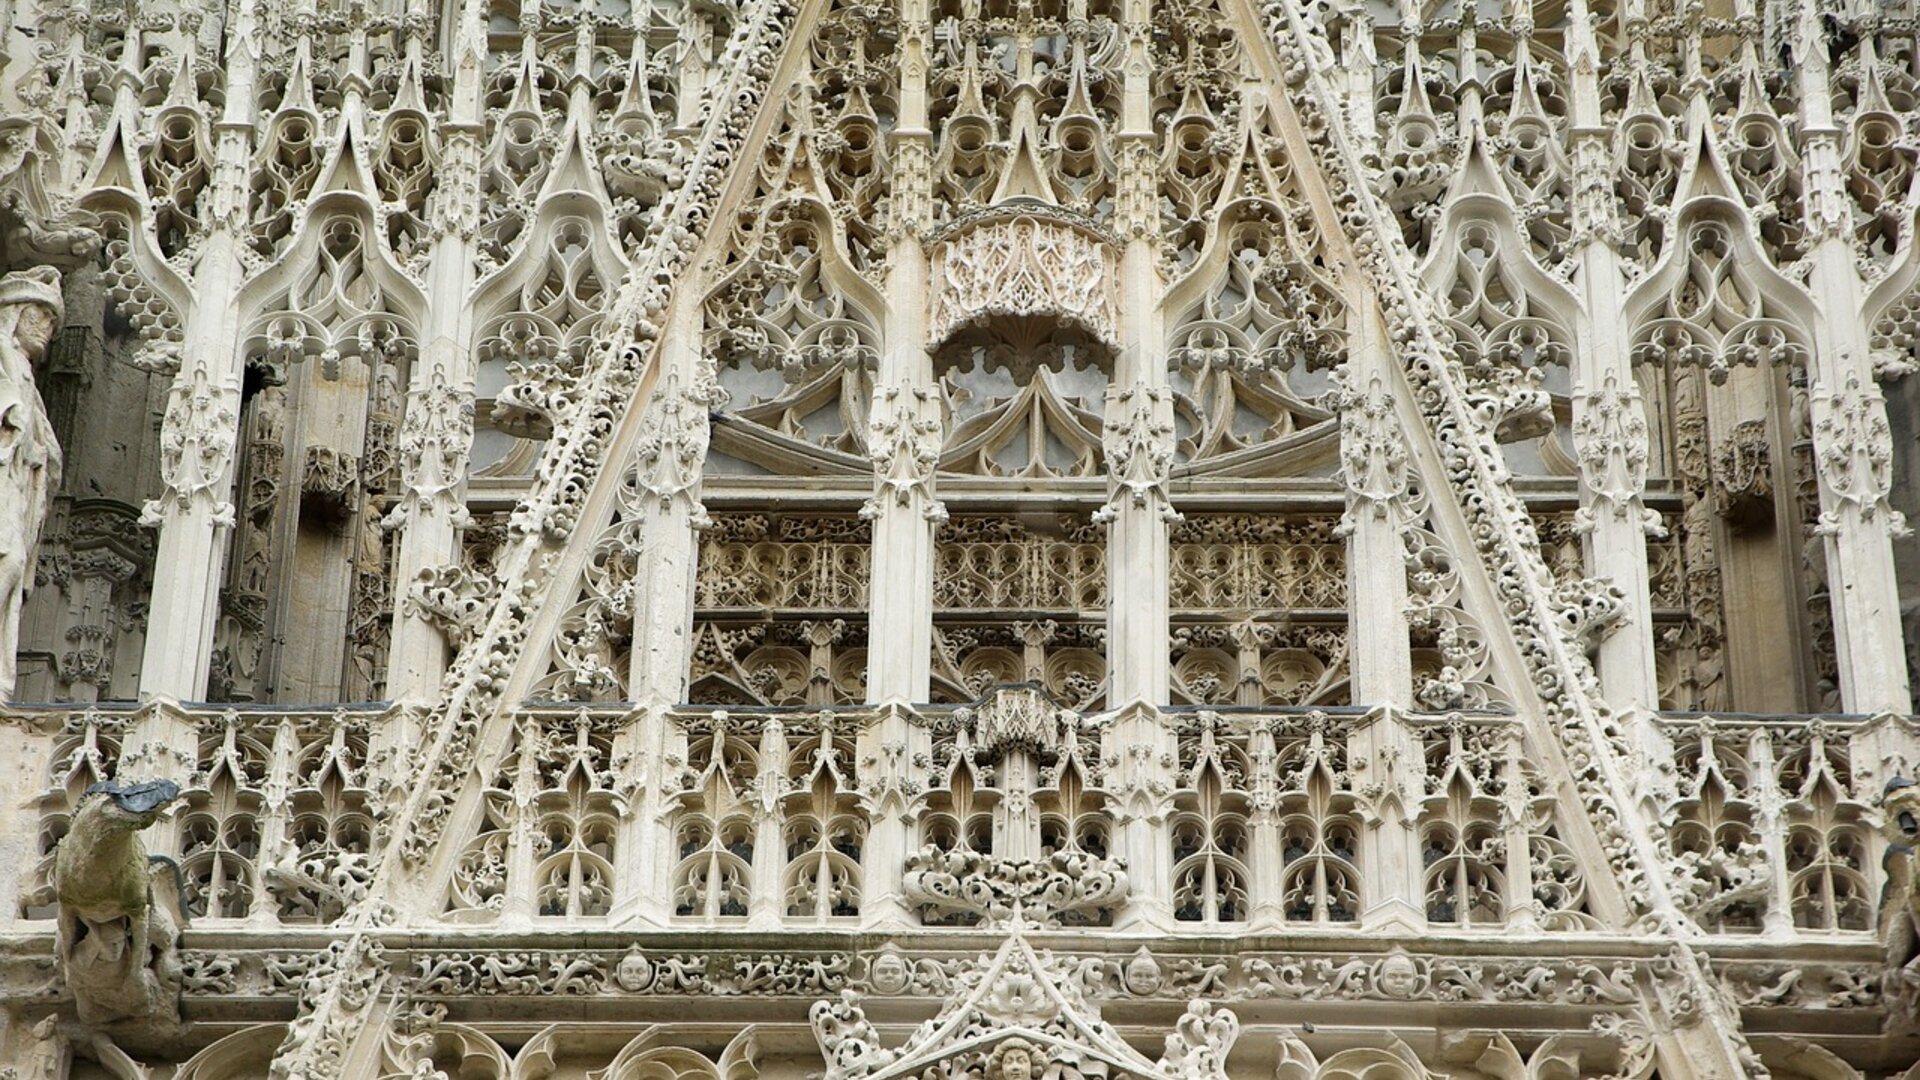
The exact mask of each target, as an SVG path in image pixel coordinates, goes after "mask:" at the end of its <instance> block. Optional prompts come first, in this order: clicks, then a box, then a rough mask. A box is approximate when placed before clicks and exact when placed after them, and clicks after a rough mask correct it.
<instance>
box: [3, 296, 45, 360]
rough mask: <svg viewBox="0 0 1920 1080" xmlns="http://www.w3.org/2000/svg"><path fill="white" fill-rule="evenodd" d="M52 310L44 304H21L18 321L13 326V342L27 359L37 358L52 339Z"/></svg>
mask: <svg viewBox="0 0 1920 1080" xmlns="http://www.w3.org/2000/svg"><path fill="white" fill-rule="evenodd" d="M53 324H54V313H53V309H52V308H50V307H47V306H45V305H44V304H22V305H21V307H20V321H19V322H16V323H14V324H13V340H14V341H15V342H16V343H17V344H18V345H19V346H20V348H21V350H22V351H24V352H25V353H26V354H27V356H28V357H30V358H31V357H38V356H39V355H40V353H41V351H42V350H43V349H45V348H46V347H47V342H48V341H50V340H52V339H53Z"/></svg>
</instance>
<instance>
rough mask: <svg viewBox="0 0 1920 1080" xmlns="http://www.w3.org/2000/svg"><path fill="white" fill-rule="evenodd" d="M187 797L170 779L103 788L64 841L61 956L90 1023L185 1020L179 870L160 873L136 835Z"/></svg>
mask: <svg viewBox="0 0 1920 1080" xmlns="http://www.w3.org/2000/svg"><path fill="white" fill-rule="evenodd" d="M179 794H180V788H179V785H177V784H175V783H173V782H172V781H169V780H153V781H149V782H147V783H143V784H126V785H122V784H113V783H101V784H95V785H93V786H92V787H89V788H88V789H87V793H86V795H85V796H84V797H83V799H82V800H81V803H80V807H79V809H78V810H77V811H75V813H74V817H73V824H72V826H71V827H70V829H69V830H68V832H67V835H66V836H65V837H64V838H63V839H62V840H61V842H60V848H59V852H58V856H57V858H56V859H55V862H54V879H53V881H54V891H55V893H56V895H57V896H58V899H59V904H60V937H59V950H60V959H61V963H62V965H63V967H64V970H65V973H66V979H67V985H68V986H70V987H72V989H73V993H74V1000H75V1003H76V1005H77V1006H78V1008H79V1010H80V1018H81V1020H83V1021H85V1022H86V1023H89V1024H96V1025H105V1024H115V1023H129V1022H131V1023H135V1024H141V1025H148V1026H152V1025H160V1026H162V1027H164V1026H165V1025H169V1024H174V1023H178V1021H179V998H180V962H179V959H178V957H177V956H176V955H175V951H174V945H175V938H176V935H177V934H178V933H179V926H180V920H181V915H180V911H179V902H180V896H179V889H178V884H179V878H178V874H179V868H178V867H177V866H175V865H174V864H173V863H172V860H167V859H161V860H158V862H159V863H160V866H158V867H156V866H155V865H154V863H152V862H150V861H149V857H148V855H147V851H146V848H145V847H144V846H143V845H142V844H141V842H140V838H139V837H138V836H137V835H136V834H137V833H138V832H139V831H140V830H142V829H145V828H146V827H147V826H149V825H152V824H153V823H154V822H155V821H156V820H158V819H159V816H160V812H161V810H163V809H164V808H165V807H166V805H167V804H168V803H170V802H172V801H173V800H174V799H175V798H177V797H179Z"/></svg>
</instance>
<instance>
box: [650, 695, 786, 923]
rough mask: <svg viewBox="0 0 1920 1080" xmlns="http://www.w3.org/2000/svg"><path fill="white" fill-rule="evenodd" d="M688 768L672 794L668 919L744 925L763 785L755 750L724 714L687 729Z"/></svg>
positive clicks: (750, 897)
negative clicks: (738, 921) (672, 861)
mask: <svg viewBox="0 0 1920 1080" xmlns="http://www.w3.org/2000/svg"><path fill="white" fill-rule="evenodd" d="M686 728H687V734H688V746H687V765H686V768H685V769H684V770H683V772H682V773H681V775H680V777H679V778H678V783H677V785H676V787H675V789H674V792H675V793H674V800H675V801H674V804H673V805H674V807H675V812H674V815H673V849H674V853H675V856H676V862H675V865H674V868H673V879H672V888H673V913H674V914H675V915H677V916H681V917H684V918H691V919H699V920H705V921H709V922H712V921H718V920H731V919H743V918H745V917H746V916H747V915H748V913H749V908H750V906H751V905H752V903H753V898H754V881H755V873H756V865H757V864H756V862H755V851H756V848H757V846H758V845H759V842H760V841H759V834H760V831H761V822H762V821H763V820H764V818H765V814H764V813H763V812H762V811H761V809H760V798H761V793H762V791H763V789H764V785H765V784H766V783H767V781H768V780H769V779H772V778H770V777H768V776H767V774H765V773H764V772H762V771H761V770H762V768H763V765H764V763H763V762H762V761H761V755H760V750H759V747H757V746H756V745H755V744H754V743H753V742H751V741H750V738H749V736H750V734H751V733H750V732H749V731H745V730H739V731H737V730H735V729H734V728H733V727H732V726H730V725H729V724H728V723H727V722H725V714H715V715H714V716H713V717H711V718H704V719H700V720H697V721H692V722H689V723H687V724H686Z"/></svg>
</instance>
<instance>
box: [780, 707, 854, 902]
mask: <svg viewBox="0 0 1920 1080" xmlns="http://www.w3.org/2000/svg"><path fill="white" fill-rule="evenodd" d="M791 742H792V746H791V749H790V750H789V752H788V758H787V771H788V775H787V782H786V789H787V793H786V796H785V798H784V800H783V804H782V820H781V832H782V839H783V841H784V844H785V852H786V860H787V865H786V868H785V874H784V878H783V881H782V891H781V902H782V905H783V910H784V911H785V913H786V915H787V917H788V918H790V919H802V920H808V919H811V920H821V921H825V920H830V919H840V918H850V917H853V916H856V915H858V914H860V899H861V891H860V885H861V876H860V853H861V851H862V850H863V849H864V847H865V846H866V835H867V818H866V813H865V811H864V809H863V808H862V806H861V805H860V790H859V784H858V777H857V775H856V773H855V772H854V747H853V741H852V739H851V738H849V737H848V735H847V734H844V733H838V732H836V731H835V729H834V726H833V725H832V724H831V723H830V722H823V723H821V724H820V725H819V730H818V731H817V732H811V731H810V732H804V733H803V732H793V733H791Z"/></svg>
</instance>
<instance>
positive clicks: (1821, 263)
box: [1793, 7, 1912, 712]
mask: <svg viewBox="0 0 1920 1080" xmlns="http://www.w3.org/2000/svg"><path fill="white" fill-rule="evenodd" d="M1821 17H1822V16H1821V14H1820V13H1819V12H1818V11H1816V10H1814V9H1813V8H1811V7H1809V8H1808V9H1807V10H1804V11H1801V12H1800V22H1799V25H1798V26H1797V27H1796V31H1797V36H1798V39H1799V40H1798V42H1797V43H1796V45H1795V46H1794V50H1793V52H1794V56H1795V58H1796V60H1797V61H1798V65H1797V66H1798V71H1799V77H1800V94H1799V99H1800V101H1801V103H1802V105H1801V109H1802V112H1801V117H1800V133H1801V144H1802V145H1801V154H1802V156H1803V158H1804V162H1805V164H1804V172H1805V175H1806V178H1807V210H1808V214H1807V217H1808V226H1809V229H1810V231H1811V232H1812V234H1813V249H1812V251H1811V252H1810V253H1809V255H1808V256H1807V258H1808V261H1809V263H1810V264H1811V266H1812V273H1811V277H1810V279H1809V281H1808V284H1809V285H1810V286H1811V287H1812V290H1813V293H1814V295H1816V296H1818V297H1820V298H1821V299H1822V301H1823V303H1822V304H1821V305H1820V306H1819V308H1818V310H1817V312H1816V317H1815V323H1814V326H1815V342H1814V358H1813V363H1812V366H1811V370H1810V371H1809V372H1808V373H1807V374H1808V381H1809V382H1810V383H1811V387H1810V397H1811V405H1812V410H1813V456H1814V461H1815V463H1816V468H1817V471H1818V473H1819V479H1820V521H1819V525H1818V527H1817V528H1816V530H1815V531H1816V533H1817V534H1818V535H1819V537H1820V539H1821V541H1822V542H1823V543H1824V545H1825V547H1826V560H1827V580H1828V582H1829V584H1830V586H1831V594H1832V603H1833V633H1834V638H1835V644H1836V646H1837V648H1838V651H1839V660H1840V696H1841V700H1842V702H1843V703H1844V705H1845V708H1846V710H1847V711H1848V712H1880V711H1883V710H1885V711H1905V710H1907V709H1909V708H1911V706H1912V698H1911V696H1910V694H1909V687H1908V684H1907V664H1906V655H1905V649H1904V647H1903V646H1902V637H1901V627H1900V594H1899V588H1898V585H1897V583H1896V580H1895V576H1894V568H1893V538H1894V537H1895V536H1897V535H1903V534H1904V533H1905V532H1906V524H1905V522H1904V521H1903V520H1902V518H1901V515H1900V514H1899V513H1898V512H1896V511H1895V510H1894V509H1893V507H1892V505H1891V504H1890V503H1889V501H1888V496H1889V494H1890V492H1891V490H1892V482H1893V475H1892V456H1893V435H1892V431H1891V429H1890V428H1889V427H1888V424H1887V410H1886V401H1885V399H1884V398H1883V397H1882V396H1881V394H1880V387H1879V384H1878V383H1877V382H1875V379H1874V372H1873V363H1872V357H1871V353H1870V348H1871V341H1870V336H1869V335H1870V330H1871V327H1869V326H1868V325H1867V321H1866V319H1865V318H1864V317H1863V314H1862V307H1863V304H1862V300H1863V293H1864V290H1863V288H1862V286H1861V282H1860V277H1859V274H1858V273H1857V272H1856V270H1855V268H1854V249H1853V238H1852V224H1853V206H1852V202H1851V200H1850V199H1849V198H1848V196H1847V192H1846V189H1845V178H1844V174H1843V173H1842V171H1841V159H1840V138H1841V132H1840V130H1839V128H1837V127H1836V126H1834V118H1833V103H1832V99H1831V98H1830V96H1829V94H1828V92H1827V88H1828V86H1829V85H1830V79H1831V73H1830V70H1829V68H1830V65H1829V47H1830V39H1829V36H1828V32H1827V31H1826V30H1824V29H1823V28H1822V26H1821V22H1820V20H1821Z"/></svg>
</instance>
